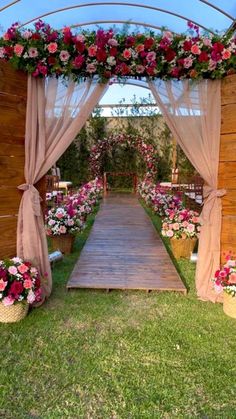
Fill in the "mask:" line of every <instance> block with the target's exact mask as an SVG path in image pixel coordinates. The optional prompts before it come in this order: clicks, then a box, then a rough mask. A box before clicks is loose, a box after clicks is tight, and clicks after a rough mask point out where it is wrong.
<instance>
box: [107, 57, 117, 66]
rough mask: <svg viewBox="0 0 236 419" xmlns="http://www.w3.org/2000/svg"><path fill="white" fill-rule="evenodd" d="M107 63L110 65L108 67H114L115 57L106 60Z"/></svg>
mask: <svg viewBox="0 0 236 419" xmlns="http://www.w3.org/2000/svg"><path fill="white" fill-rule="evenodd" d="M107 63H108V64H109V65H110V66H113V65H116V59H115V57H112V56H111V57H108V58H107Z"/></svg>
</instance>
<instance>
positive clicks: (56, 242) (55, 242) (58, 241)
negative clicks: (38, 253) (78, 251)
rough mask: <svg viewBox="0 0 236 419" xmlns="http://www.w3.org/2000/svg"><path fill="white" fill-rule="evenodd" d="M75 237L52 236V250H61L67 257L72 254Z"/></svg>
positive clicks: (65, 235)
mask: <svg viewBox="0 0 236 419" xmlns="http://www.w3.org/2000/svg"><path fill="white" fill-rule="evenodd" d="M74 241H75V236H73V235H72V234H61V235H60V236H51V242H52V250H60V251H61V252H62V253H64V254H65V255H68V254H69V253H71V252H72V249H73V245H74Z"/></svg>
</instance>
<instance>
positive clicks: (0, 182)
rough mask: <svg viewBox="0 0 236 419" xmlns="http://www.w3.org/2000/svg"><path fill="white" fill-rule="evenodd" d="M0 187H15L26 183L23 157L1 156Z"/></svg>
mask: <svg viewBox="0 0 236 419" xmlns="http://www.w3.org/2000/svg"><path fill="white" fill-rule="evenodd" d="M0 167H1V171H0V186H5V185H7V186H15V187H17V186H18V185H20V184H21V183H24V160H23V159H22V158H21V157H11V158H9V157H4V156H0Z"/></svg>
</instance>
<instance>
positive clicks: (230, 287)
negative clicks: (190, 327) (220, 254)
mask: <svg viewBox="0 0 236 419" xmlns="http://www.w3.org/2000/svg"><path fill="white" fill-rule="evenodd" d="M213 282H214V289H215V291H216V292H217V293H218V294H219V293H221V292H223V310H224V312H225V314H227V315H228V316H230V317H233V318H234V319H236V260H233V259H231V256H230V255H228V256H226V263H225V264H224V265H223V267H222V268H221V269H218V270H217V271H216V273H215V277H214V278H213Z"/></svg>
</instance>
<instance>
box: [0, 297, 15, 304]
mask: <svg viewBox="0 0 236 419" xmlns="http://www.w3.org/2000/svg"><path fill="white" fill-rule="evenodd" d="M14 301H15V300H14V298H13V297H11V296H10V295H8V297H5V298H3V300H2V303H3V305H4V306H6V307H7V306H11V305H12V304H13V303H14Z"/></svg>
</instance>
